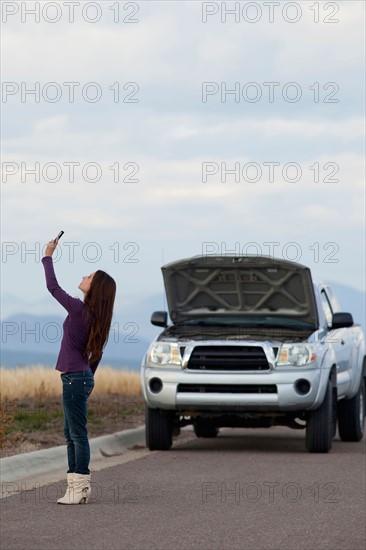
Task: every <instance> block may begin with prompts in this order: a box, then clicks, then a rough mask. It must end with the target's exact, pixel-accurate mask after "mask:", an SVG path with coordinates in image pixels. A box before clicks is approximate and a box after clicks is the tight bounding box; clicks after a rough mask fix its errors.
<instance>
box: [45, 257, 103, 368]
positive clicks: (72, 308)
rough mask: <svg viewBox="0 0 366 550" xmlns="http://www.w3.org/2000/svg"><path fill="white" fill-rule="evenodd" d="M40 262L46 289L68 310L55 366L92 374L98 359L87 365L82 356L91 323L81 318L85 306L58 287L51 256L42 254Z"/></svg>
mask: <svg viewBox="0 0 366 550" xmlns="http://www.w3.org/2000/svg"><path fill="white" fill-rule="evenodd" d="M42 263H43V267H44V271H45V275H46V284H47V289H48V290H49V291H50V293H51V294H52V296H53V297H54V298H55V299H56V300H57V301H58V302H59V303H60V304H61V305H62V306H63V307H64V308H65V309H66V311H67V312H68V316H67V317H66V319H65V321H64V324H63V337H62V342H61V348H60V353H59V355H58V358H57V363H56V367H55V368H56V369H57V370H59V371H64V372H77V371H83V370H87V371H90V370H91V371H92V372H93V374H94V373H95V371H96V370H97V367H98V365H99V362H100V359H99V360H98V361H96V362H95V363H92V364H91V365H88V363H87V362H86V361H85V359H84V358H83V352H84V350H85V346H86V344H87V342H88V337H89V331H90V323H91V321H89V323H88V324H87V325H86V326H85V324H84V322H83V318H82V311H83V309H84V308H85V307H87V306H86V305H85V304H84V302H83V301H82V300H79V298H73V297H72V296H70V295H69V294H67V293H66V292H65V291H64V290H63V289H62V288H61V287H60V285H59V284H58V282H57V279H56V275H55V271H54V269H53V261H52V256H44V257H43V258H42Z"/></svg>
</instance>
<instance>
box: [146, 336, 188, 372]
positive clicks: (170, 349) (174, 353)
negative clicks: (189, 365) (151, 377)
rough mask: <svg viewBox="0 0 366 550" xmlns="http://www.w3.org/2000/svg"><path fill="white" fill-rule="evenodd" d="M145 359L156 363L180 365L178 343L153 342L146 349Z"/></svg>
mask: <svg viewBox="0 0 366 550" xmlns="http://www.w3.org/2000/svg"><path fill="white" fill-rule="evenodd" d="M147 359H148V361H150V363H155V364H156V365H176V366H179V367H181V366H182V358H181V355H180V351H179V347H178V344H168V343H162V342H154V343H153V344H152V345H151V347H150V349H149V351H148V354H147Z"/></svg>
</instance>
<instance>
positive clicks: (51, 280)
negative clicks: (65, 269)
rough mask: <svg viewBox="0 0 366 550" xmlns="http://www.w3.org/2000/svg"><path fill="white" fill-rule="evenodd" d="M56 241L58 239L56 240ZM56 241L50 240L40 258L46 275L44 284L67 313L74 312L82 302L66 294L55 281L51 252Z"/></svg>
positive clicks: (79, 307) (80, 306)
mask: <svg viewBox="0 0 366 550" xmlns="http://www.w3.org/2000/svg"><path fill="white" fill-rule="evenodd" d="M57 242H58V241H57ZM57 242H56V241H50V242H49V243H48V245H47V248H46V251H45V255H44V256H43V258H42V264H43V267H44V271H45V276H46V285H47V289H48V290H49V292H50V293H51V294H52V296H53V297H54V298H55V299H56V300H57V301H58V302H59V303H60V304H61V305H62V306H63V307H64V308H65V309H66V311H68V312H69V313H75V312H77V311H79V310H80V309H81V308H82V307H83V302H82V301H81V300H79V298H74V297H73V296H70V294H67V292H65V291H64V290H63V289H62V288H61V287H60V285H59V284H58V282H57V278H56V275H55V270H54V268H53V260H52V253H53V252H54V250H55V248H56V246H57Z"/></svg>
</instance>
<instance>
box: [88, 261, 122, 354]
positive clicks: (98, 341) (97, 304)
mask: <svg viewBox="0 0 366 550" xmlns="http://www.w3.org/2000/svg"><path fill="white" fill-rule="evenodd" d="M115 297H116V282H115V280H114V279H113V278H112V277H111V276H110V275H108V273H106V272H105V271H101V270H100V269H98V271H96V272H95V274H94V277H93V279H92V282H91V285H90V288H89V290H88V292H87V293H86V295H85V298H84V303H85V304H86V306H87V307H86V308H84V311H85V314H84V319H85V320H86V316H87V317H88V320H89V322H90V318H91V326H90V332H89V339H88V343H87V344H86V348H85V351H84V359H85V360H86V361H87V363H89V364H91V363H94V362H95V361H97V360H98V359H100V358H101V357H102V353H103V348H104V346H105V345H106V343H107V342H108V336H109V330H110V328H111V323H112V315H113V306H114V300H115Z"/></svg>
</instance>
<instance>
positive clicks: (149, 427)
mask: <svg viewBox="0 0 366 550" xmlns="http://www.w3.org/2000/svg"><path fill="white" fill-rule="evenodd" d="M173 420H174V413H172V411H164V410H163V409H150V408H149V407H146V408H145V422H146V424H145V426H146V427H145V430H146V446H147V447H148V448H149V449H150V451H167V450H168V449H170V447H171V446H172V444H173Z"/></svg>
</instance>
